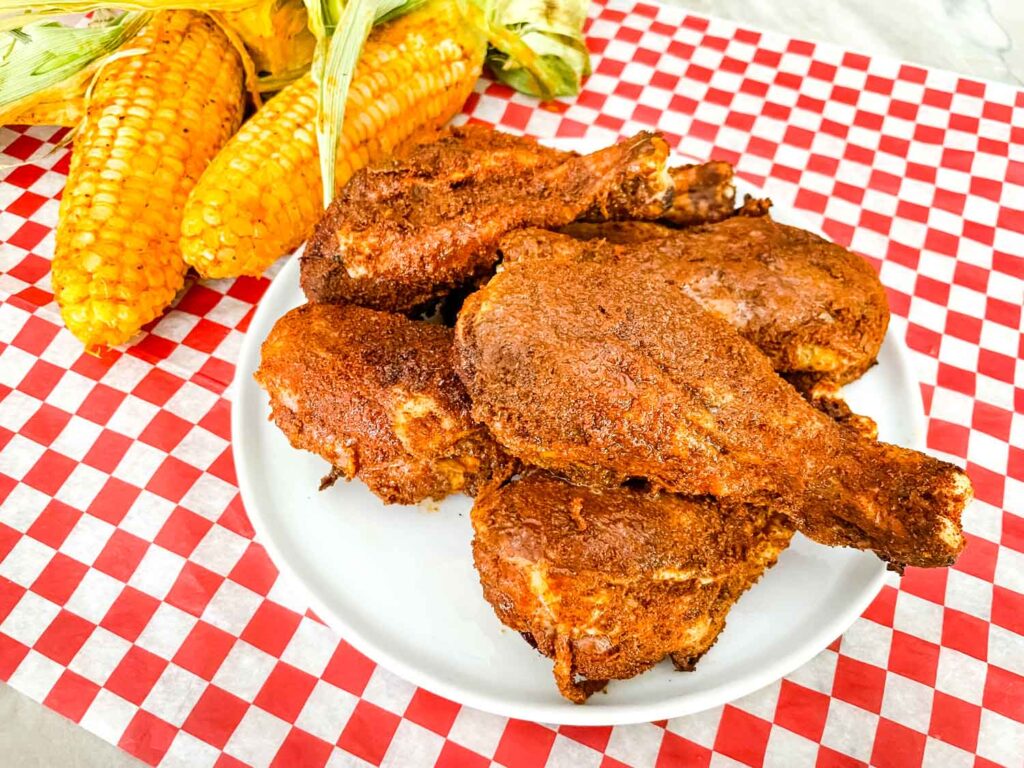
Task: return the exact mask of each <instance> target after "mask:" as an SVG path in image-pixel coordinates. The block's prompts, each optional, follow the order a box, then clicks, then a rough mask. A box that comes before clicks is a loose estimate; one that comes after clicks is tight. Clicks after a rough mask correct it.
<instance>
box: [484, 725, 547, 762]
mask: <svg viewBox="0 0 1024 768" xmlns="http://www.w3.org/2000/svg"><path fill="white" fill-rule="evenodd" d="M554 743H555V732H554V731H552V730H551V729H550V728H545V727H544V726H543V725H540V724H538V723H529V722H527V721H525V720H509V721H508V724H507V725H506V726H505V732H504V733H503V734H502V735H501V741H500V742H498V749H497V751H496V752H495V753H494V761H495V762H496V763H499V764H500V765H504V766H508V768H542V767H543V766H544V764H545V763H547V760H548V755H550V754H551V747H552V746H553V745H554Z"/></svg>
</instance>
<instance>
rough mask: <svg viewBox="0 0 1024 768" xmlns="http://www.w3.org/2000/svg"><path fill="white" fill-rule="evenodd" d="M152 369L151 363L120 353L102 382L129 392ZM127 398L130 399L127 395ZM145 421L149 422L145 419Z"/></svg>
mask: <svg viewBox="0 0 1024 768" xmlns="http://www.w3.org/2000/svg"><path fill="white" fill-rule="evenodd" d="M151 370H152V365H151V364H150V363H148V362H146V361H145V360H140V359H139V358H137V357H133V356H132V355H121V356H120V357H119V358H117V360H116V361H115V362H114V364H113V365H112V366H110V368H108V369H107V372H106V373H105V374H104V376H103V383H104V384H106V385H107V386H109V387H113V388H114V389H119V390H121V391H122V392H131V391H132V390H133V389H135V387H136V386H137V385H138V383H139V382H140V381H142V380H143V379H144V378H145V377H146V375H147V374H148V373H149V372H150V371H151ZM128 399H132V397H131V396H129V398H128ZM146 423H147V424H148V423H149V420H148V419H147V421H146Z"/></svg>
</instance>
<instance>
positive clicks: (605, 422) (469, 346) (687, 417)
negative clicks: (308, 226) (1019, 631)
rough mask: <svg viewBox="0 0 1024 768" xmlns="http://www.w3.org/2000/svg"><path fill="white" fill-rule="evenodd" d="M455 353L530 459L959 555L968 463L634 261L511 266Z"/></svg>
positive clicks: (912, 552)
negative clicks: (803, 368)
mask: <svg viewBox="0 0 1024 768" xmlns="http://www.w3.org/2000/svg"><path fill="white" fill-rule="evenodd" d="M456 350H457V355H456V360H457V366H458V370H459V374H460V376H461V378H462V380H463V382H464V383H465V384H466V386H467V389H468V390H469V393H470V396H471V399H472V401H473V415H474V417H475V418H477V419H478V420H479V421H481V422H482V423H484V424H486V425H487V426H488V428H489V429H490V431H491V433H492V435H493V436H494V437H495V438H496V439H497V440H498V442H500V443H501V444H502V445H504V446H505V447H506V449H507V450H509V452H511V453H512V454H514V455H516V456H517V457H519V458H520V459H522V460H523V461H524V462H526V463H527V464H533V465H536V466H540V467H544V468H547V469H550V470H553V471H556V472H559V473H561V474H564V475H566V476H567V477H569V478H570V479H572V480H574V481H576V482H579V483H581V484H595V485H617V484H620V483H622V482H623V481H625V480H627V479H629V478H633V477H640V478H646V479H648V480H650V481H651V482H652V483H653V484H654V485H655V486H657V487H660V488H665V489H668V490H671V491H675V492H679V493H686V494H692V495H713V496H717V497H733V498H735V499H737V500H745V501H751V500H761V501H763V502H764V503H768V504H770V505H771V506H772V508H773V509H776V510H777V511H779V512H782V513H785V514H787V515H789V516H790V517H791V518H792V519H793V520H794V521H795V522H796V523H797V524H798V526H799V527H800V529H801V530H802V531H803V532H804V533H806V534H807V535H808V536H810V537H811V538H814V539H816V540H817V541H820V542H822V543H824V544H829V545H846V546H855V547H858V548H863V549H874V550H875V551H876V552H878V553H879V555H880V556H882V557H883V558H885V559H887V560H889V561H891V562H892V563H893V564H894V565H895V566H896V567H899V566H900V565H901V564H912V565H921V566H936V565H948V564H950V563H952V562H953V561H954V560H955V559H956V556H957V555H958V554H959V552H960V550H961V549H962V547H963V533H962V529H961V524H960V516H961V513H962V511H963V508H964V506H965V505H966V503H967V501H968V500H969V498H970V484H969V482H968V480H967V478H966V476H965V475H964V474H963V473H962V472H961V471H960V470H958V469H957V468H956V467H953V466H952V465H950V464H946V463H945V462H941V461H938V460H936V459H933V458H930V457H928V456H925V455H923V454H920V453H918V452H916V451H911V450H908V449H904V448H899V447H896V446H888V445H883V444H879V443H875V442H871V441H868V440H865V439H864V438H863V437H861V436H860V435H859V434H857V433H856V431H854V430H850V429H844V428H842V427H841V426H839V425H837V424H836V423H835V422H833V421H832V420H831V419H830V418H828V416H827V415H825V414H824V413H822V412H820V411H818V410H816V409H814V408H813V407H811V406H810V405H809V404H808V403H807V402H806V401H805V400H804V399H803V398H801V397H800V396H799V394H798V393H797V392H796V391H795V390H794V389H793V388H792V387H791V386H790V385H788V384H787V383H786V382H784V381H783V380H782V379H780V378H779V377H778V376H777V375H776V374H775V372H774V371H773V370H772V366H771V363H770V362H769V361H768V359H767V358H766V357H765V356H764V355H762V354H761V353H760V352H758V350H757V349H756V348H755V347H754V346H753V345H751V344H750V343H749V342H747V341H746V340H745V339H743V338H742V337H740V336H739V335H738V334H737V333H736V331H734V330H733V329H732V328H731V327H730V326H729V325H728V324H726V323H725V321H723V320H722V319H720V318H719V317H716V316H714V315H712V314H710V313H708V312H705V311H704V310H702V309H701V308H700V307H699V306H698V305H697V304H696V303H695V302H694V301H693V300H692V299H690V298H689V297H688V296H686V295H685V294H684V293H683V292H682V291H680V290H679V287H678V285H677V284H675V283H674V282H673V281H672V280H670V279H667V278H666V277H665V276H664V275H663V274H661V273H660V272H659V270H657V269H647V268H645V267H644V266H643V264H642V263H639V262H637V261H635V260H630V261H618V262H617V261H614V260H608V259H602V260H590V261H587V260H567V259H560V258H546V259H545V258H541V259H528V260H522V261H515V262H513V263H507V264H505V266H504V267H503V269H502V271H500V272H499V273H498V274H497V275H496V276H495V277H494V278H492V279H491V281H490V282H489V283H488V284H487V285H486V286H485V287H484V288H483V289H481V290H480V291H478V292H477V293H475V294H474V295H472V296H470V297H469V299H467V301H466V303H465V305H464V306H463V309H462V312H461V313H460V315H459V320H458V324H457V326H456Z"/></svg>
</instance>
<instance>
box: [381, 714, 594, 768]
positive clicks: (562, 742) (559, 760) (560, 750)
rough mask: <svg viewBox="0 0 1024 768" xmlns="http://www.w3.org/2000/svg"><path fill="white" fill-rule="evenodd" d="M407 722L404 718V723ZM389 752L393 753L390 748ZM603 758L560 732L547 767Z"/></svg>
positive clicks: (576, 767)
mask: <svg viewBox="0 0 1024 768" xmlns="http://www.w3.org/2000/svg"><path fill="white" fill-rule="evenodd" d="M405 722H406V721H404V720H403V721H402V725H404V724H405ZM399 729H401V726H399ZM388 754H389V755H390V754H391V753H390V750H389V752H388ZM602 759H603V755H602V754H601V753H600V752H598V751H597V750H595V749H591V748H590V747H588V746H586V745H585V744H581V743H580V742H578V741H574V740H573V739H569V738H566V737H565V736H562V735H560V734H559V735H558V736H555V742H554V744H552V745H551V752H550V753H549V754H548V760H547V763H546V764H545V768H600V765H601V761H602ZM394 765H396V766H397V765H398V764H397V763H395V764H394ZM409 765H412V763H409Z"/></svg>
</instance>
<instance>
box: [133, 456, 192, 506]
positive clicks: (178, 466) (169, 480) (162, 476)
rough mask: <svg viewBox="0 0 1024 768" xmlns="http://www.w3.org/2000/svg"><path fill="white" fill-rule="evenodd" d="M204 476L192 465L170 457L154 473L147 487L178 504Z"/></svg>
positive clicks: (148, 489)
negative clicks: (201, 476) (200, 477)
mask: <svg viewBox="0 0 1024 768" xmlns="http://www.w3.org/2000/svg"><path fill="white" fill-rule="evenodd" d="M202 474H203V472H202V470H200V469H197V468H196V467H193V466H192V465H191V464H186V463H185V462H183V461H181V459H176V458H175V457H173V456H168V457H167V458H166V459H164V461H163V463H162V464H161V465H160V467H159V468H158V469H157V471H156V472H154V473H153V477H151V478H150V480H149V483H148V484H147V485H146V490H147V491H150V492H152V493H155V494H156V495H157V496H162V497H164V498H165V499H169V500H170V501H174V502H178V501H181V499H182V497H183V496H184V495H185V494H186V493H188V491H189V489H190V488H191V487H192V486H193V485H194V484H195V482H196V480H198V479H199V476H200V475H202Z"/></svg>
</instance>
